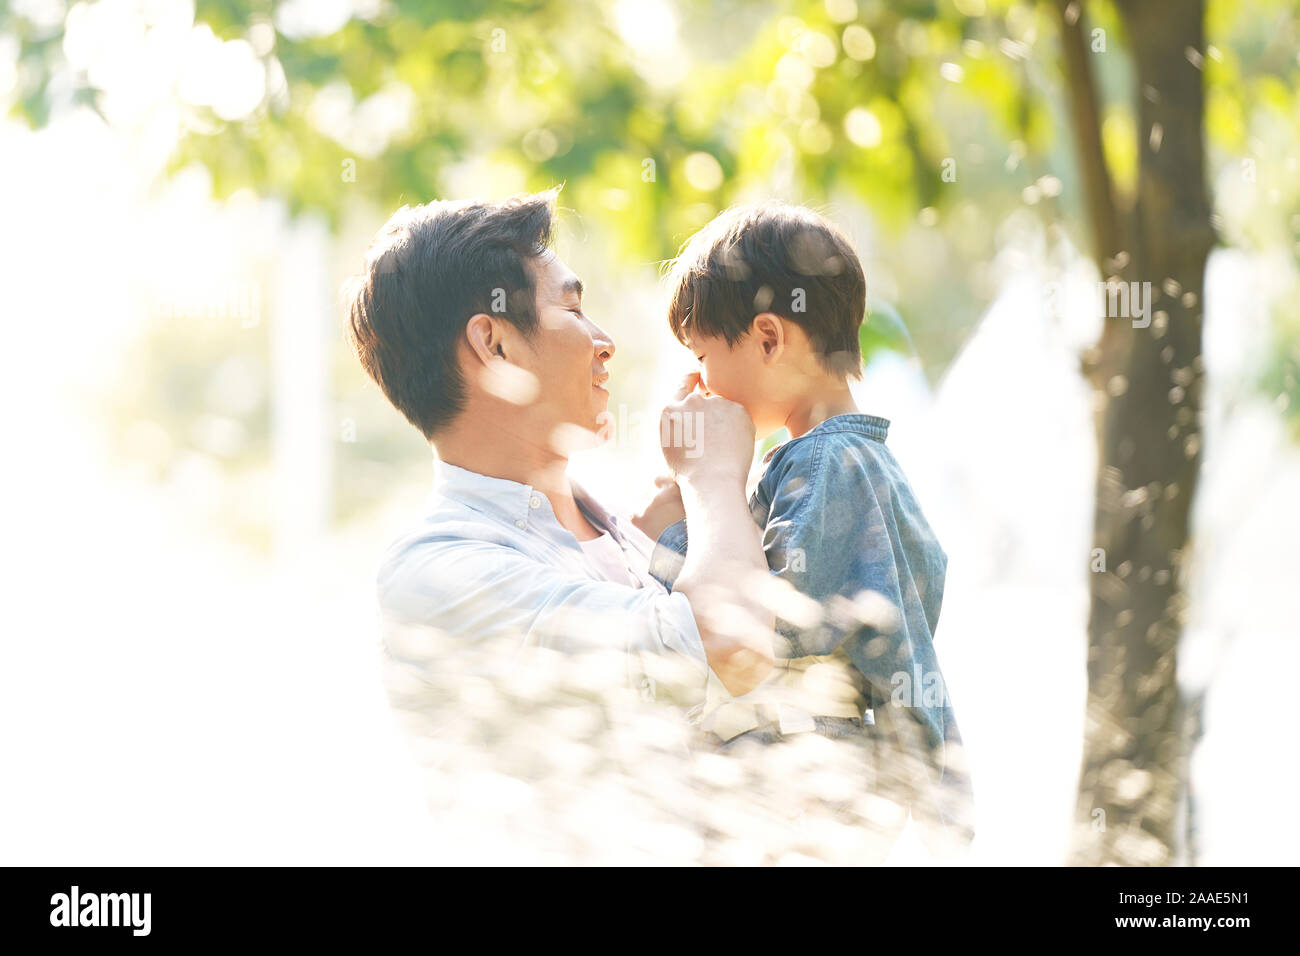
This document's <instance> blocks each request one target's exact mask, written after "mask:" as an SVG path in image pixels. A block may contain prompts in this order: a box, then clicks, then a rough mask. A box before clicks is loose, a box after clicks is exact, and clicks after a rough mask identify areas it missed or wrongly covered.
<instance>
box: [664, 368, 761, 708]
mask: <svg viewBox="0 0 1300 956" xmlns="http://www.w3.org/2000/svg"><path fill="white" fill-rule="evenodd" d="M699 384H700V378H699V375H698V374H692V375H689V376H687V377H686V379H685V380H683V382H682V384H681V387H680V388H679V389H678V392H677V395H676V396H675V397H674V400H673V402H671V403H670V404H669V405H668V406H667V407H666V408H665V409H664V411H663V415H662V416H661V417H660V444H661V445H662V447H663V452H664V460H665V461H666V462H667V463H668V467H669V468H671V469H672V470H673V472H674V474H675V475H676V476H677V480H678V483H679V486H680V488H681V495H682V502H683V504H684V506H685V511H686V517H687V520H688V521H689V522H690V526H691V544H690V548H689V549H688V550H687V554H686V561H685V563H684V564H683V565H682V570H681V573H680V574H679V575H678V577H677V581H676V583H675V584H674V586H673V590H674V591H677V592H680V593H682V594H685V595H686V598H687V600H689V601H690V602H691V610H692V611H693V612H694V614H695V623H696V624H697V625H698V626H699V629H700V638H701V640H702V641H703V643H704V653H705V655H706V656H707V658H708V661H709V667H710V668H712V670H713V672H714V673H715V674H717V675H718V679H719V680H721V681H722V684H723V686H724V687H726V688H727V691H728V692H729V693H731V694H733V695H737V696H738V695H740V694H745V693H748V692H749V691H751V690H753V689H754V688H755V687H756V686H758V684H760V683H761V682H762V681H763V680H764V679H765V678H766V677H767V675H768V674H770V673H771V671H772V665H773V659H774V655H773V651H772V639H773V623H774V621H773V616H772V613H771V611H770V610H768V609H766V608H764V607H763V606H762V605H761V604H759V603H758V602H757V601H756V600H755V599H754V598H753V597H752V594H753V593H754V592H755V591H756V590H761V588H762V587H763V586H764V584H765V583H766V582H767V580H768V579H769V577H770V575H769V573H768V569H767V560H766V557H765V556H764V554H763V545H762V541H761V538H760V535H759V531H758V526H757V525H755V524H754V519H753V518H752V517H751V515H750V512H749V504H748V502H747V501H746V500H745V478H746V477H747V476H748V474H749V466H750V464H751V463H752V462H753V458H754V423H753V422H752V421H751V420H750V418H749V415H748V414H747V413H746V412H745V409H744V408H743V407H741V406H740V405H737V404H736V403H735V402H729V401H727V400H726V399H724V398H720V397H718V396H711V395H705V394H703V393H702V392H701V391H699V390H698V386H699Z"/></svg>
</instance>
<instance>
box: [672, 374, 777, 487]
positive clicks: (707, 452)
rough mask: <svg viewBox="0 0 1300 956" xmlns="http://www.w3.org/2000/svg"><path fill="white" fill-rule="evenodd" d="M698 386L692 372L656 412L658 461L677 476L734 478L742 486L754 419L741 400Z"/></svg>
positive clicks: (749, 460)
mask: <svg viewBox="0 0 1300 956" xmlns="http://www.w3.org/2000/svg"><path fill="white" fill-rule="evenodd" d="M699 389H700V375H699V373H698V372H692V373H691V374H690V375H687V376H686V378H684V379H683V380H682V383H681V386H680V387H679V388H678V390H677V394H676V395H675V396H674V400H673V401H672V402H670V403H669V404H668V405H667V406H665V407H664V410H663V413H662V414H661V415H660V417H659V444H660V447H661V448H662V449H663V453H664V461H666V462H667V463H668V467H669V468H670V469H672V472H673V474H674V475H675V476H676V477H677V478H678V479H679V480H685V481H698V480H709V479H713V478H720V479H723V480H728V481H729V480H733V479H734V480H738V481H739V482H740V484H741V486H742V487H743V486H744V484H745V478H746V477H747V476H748V475H749V466H750V465H751V464H752V463H753V460H754V423H753V422H752V421H751V420H750V418H749V413H748V412H746V411H745V409H744V408H743V407H742V406H740V405H737V404H736V403H735V402H730V401H727V399H725V398H720V397H719V396H717V395H705V394H704V393H703V392H702V391H700V390H699Z"/></svg>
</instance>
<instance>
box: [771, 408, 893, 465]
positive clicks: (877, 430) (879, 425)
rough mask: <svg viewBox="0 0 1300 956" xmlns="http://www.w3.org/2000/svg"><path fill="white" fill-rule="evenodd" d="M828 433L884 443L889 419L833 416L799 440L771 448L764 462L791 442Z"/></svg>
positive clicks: (798, 439) (855, 413) (865, 416)
mask: <svg viewBox="0 0 1300 956" xmlns="http://www.w3.org/2000/svg"><path fill="white" fill-rule="evenodd" d="M828 432H857V433H858V434H860V435H866V436H867V437H868V438H874V439H875V440H876V441H878V442H883V441H884V440H885V438H886V436H887V435H888V434H889V419H888V418H881V417H880V416H879V415H863V414H862V413H860V412H854V413H852V414H849V415H832V416H831V417H830V418H828V419H826V420H825V421H823V422H821V423H820V424H817V425H814V426H813V427H812V428H810V429H808V430H807V431H806V432H804V433H803V434H802V435H800V436H799V437H798V438H791V439H789V440H787V441H783V442H781V444H779V445H776V446H775V447H773V448H769V449H768V451H767V454H765V455H764V456H763V461H765V462H766V461H771V460H772V456H773V455H774V454H776V450H777V449H778V448H784V447H785V446H786V445H788V444H790V442H796V441H802V440H803V439H805V438H808V437H810V436H814V435H825V434H827V433H828Z"/></svg>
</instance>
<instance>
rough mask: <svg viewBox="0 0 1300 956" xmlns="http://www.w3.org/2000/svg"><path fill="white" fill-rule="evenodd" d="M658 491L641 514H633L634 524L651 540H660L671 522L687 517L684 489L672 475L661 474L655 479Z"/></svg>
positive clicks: (674, 522)
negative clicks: (683, 500)
mask: <svg viewBox="0 0 1300 956" xmlns="http://www.w3.org/2000/svg"><path fill="white" fill-rule="evenodd" d="M655 488H656V489H657V493H656V494H655V496H654V497H653V498H652V499H650V501H649V503H648V504H647V505H646V506H645V507H644V508H642V509H641V512H640V514H635V515H633V516H632V524H634V525H636V527H637V528H638V529H639V530H640V531H641V532H642V533H643V534H644V535H645V536H646V537H647V538H649V539H650V540H651V541H658V540H659V536H660V535H661V534H663V533H664V529H665V528H667V527H668V526H669V525H670V524H676V523H677V522H678V521H681V520H682V519H683V518H685V517H686V506H685V505H683V504H682V489H681V488H678V487H677V482H676V481H675V480H674V479H673V476H672V475H660V476H659V477H658V478H656V479H655Z"/></svg>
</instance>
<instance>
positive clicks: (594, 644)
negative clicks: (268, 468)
mask: <svg viewBox="0 0 1300 956" xmlns="http://www.w3.org/2000/svg"><path fill="white" fill-rule="evenodd" d="M573 492H574V498H575V500H576V501H577V503H578V507H579V508H580V509H581V510H582V512H583V514H584V515H585V516H586V517H587V519H588V520H589V521H590V522H591V523H592V524H593V525H594V526H595V527H596V528H598V529H599V530H602V531H607V532H608V533H609V535H610V537H611V538H613V539H614V541H615V542H617V543H618V544H619V546H620V547H621V548H622V549H623V552H624V555H625V556H626V558H627V563H628V570H629V571H630V572H631V573H632V574H633V575H634V576H635V577H636V578H637V579H638V581H639V583H640V584H641V586H640V587H636V588H633V587H628V586H627V585H624V584H618V583H615V582H613V581H609V580H607V579H606V578H604V577H603V576H602V575H601V573H600V572H599V570H598V569H597V568H596V567H595V565H593V564H592V562H591V561H590V560H589V559H588V557H587V556H586V554H585V553H584V552H583V549H582V546H581V545H580V544H579V542H578V539H577V538H576V537H574V535H573V534H572V533H571V532H570V531H568V530H567V529H566V528H564V527H563V526H562V525H561V524H560V522H559V521H558V520H557V519H556V517H555V513H554V511H553V510H552V509H551V503H550V501H549V500H548V499H547V497H546V495H545V494H543V493H542V492H540V491H537V490H536V489H534V488H533V487H531V486H530V485H526V484H521V483H519V482H517V481H510V480H507V479H504V478H492V477H489V476H487V475H481V474H478V473H476V472H472V471H468V470H466V469H464V468H459V467H457V466H455V465H451V464H448V463H446V462H438V463H437V466H436V473H435V481H434V491H433V494H432V495H431V496H430V498H429V501H428V504H427V506H426V509H425V512H424V515H423V517H422V518H421V519H420V520H419V522H418V523H417V524H416V525H415V526H414V527H413V528H411V529H410V530H409V531H408V532H406V533H405V534H403V535H401V536H400V537H398V538H397V539H396V540H395V541H394V542H393V543H392V544H391V545H390V546H389V548H388V550H387V552H386V553H385V554H384V556H383V558H382V560H381V562H380V569H379V574H378V581H377V585H378V596H379V604H380V608H381V612H382V616H383V620H384V624H385V649H386V651H387V653H388V654H390V655H393V656H400V655H401V654H402V653H403V651H402V642H398V641H393V640H388V636H389V635H390V634H392V633H394V631H395V629H402V628H409V627H410V626H411V625H417V626H424V627H430V628H434V629H436V630H437V631H439V632H440V633H441V634H442V635H444V636H449V637H452V638H459V639H463V640H465V641H466V642H478V641H483V640H488V639H493V638H507V639H512V640H513V639H517V640H518V641H519V642H521V644H529V645H536V646H540V647H548V648H552V649H555V650H560V651H592V650H616V651H623V652H625V653H627V654H628V655H629V658H632V659H636V658H641V657H644V656H645V655H655V656H660V655H664V656H669V657H674V658H677V659H679V660H682V661H686V662H689V665H690V667H689V668H688V670H690V669H694V670H698V674H699V689H700V693H701V695H702V694H703V689H704V686H705V681H706V678H707V675H708V664H707V661H706V658H705V654H704V646H703V644H702V643H701V641H700V633H699V630H698V628H697V626H696V623H695V617H694V615H693V614H692V611H691V605H690V603H689V601H687V599H686V596H685V595H683V594H680V593H670V592H669V591H668V590H667V589H666V588H665V587H664V586H663V585H662V584H661V583H660V582H659V581H658V580H656V579H655V578H654V577H652V576H651V575H650V574H649V573H648V565H649V556H650V553H651V550H652V549H653V542H651V541H650V540H649V539H648V538H646V536H645V535H643V534H641V532H640V531H638V530H637V529H636V528H635V527H633V526H632V525H631V524H626V523H623V522H620V521H619V520H618V518H617V517H616V516H614V515H611V514H609V513H608V512H607V511H605V509H603V508H602V507H601V506H600V505H599V503H597V502H596V501H595V500H594V499H593V498H592V497H591V496H590V495H588V494H586V492H584V491H583V490H582V489H581V488H580V487H578V486H577V485H576V484H574V485H573ZM407 663H413V664H416V665H417V666H434V665H433V663H432V662H427V664H425V665H421V663H420V661H418V660H413V661H408V662H407Z"/></svg>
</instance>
